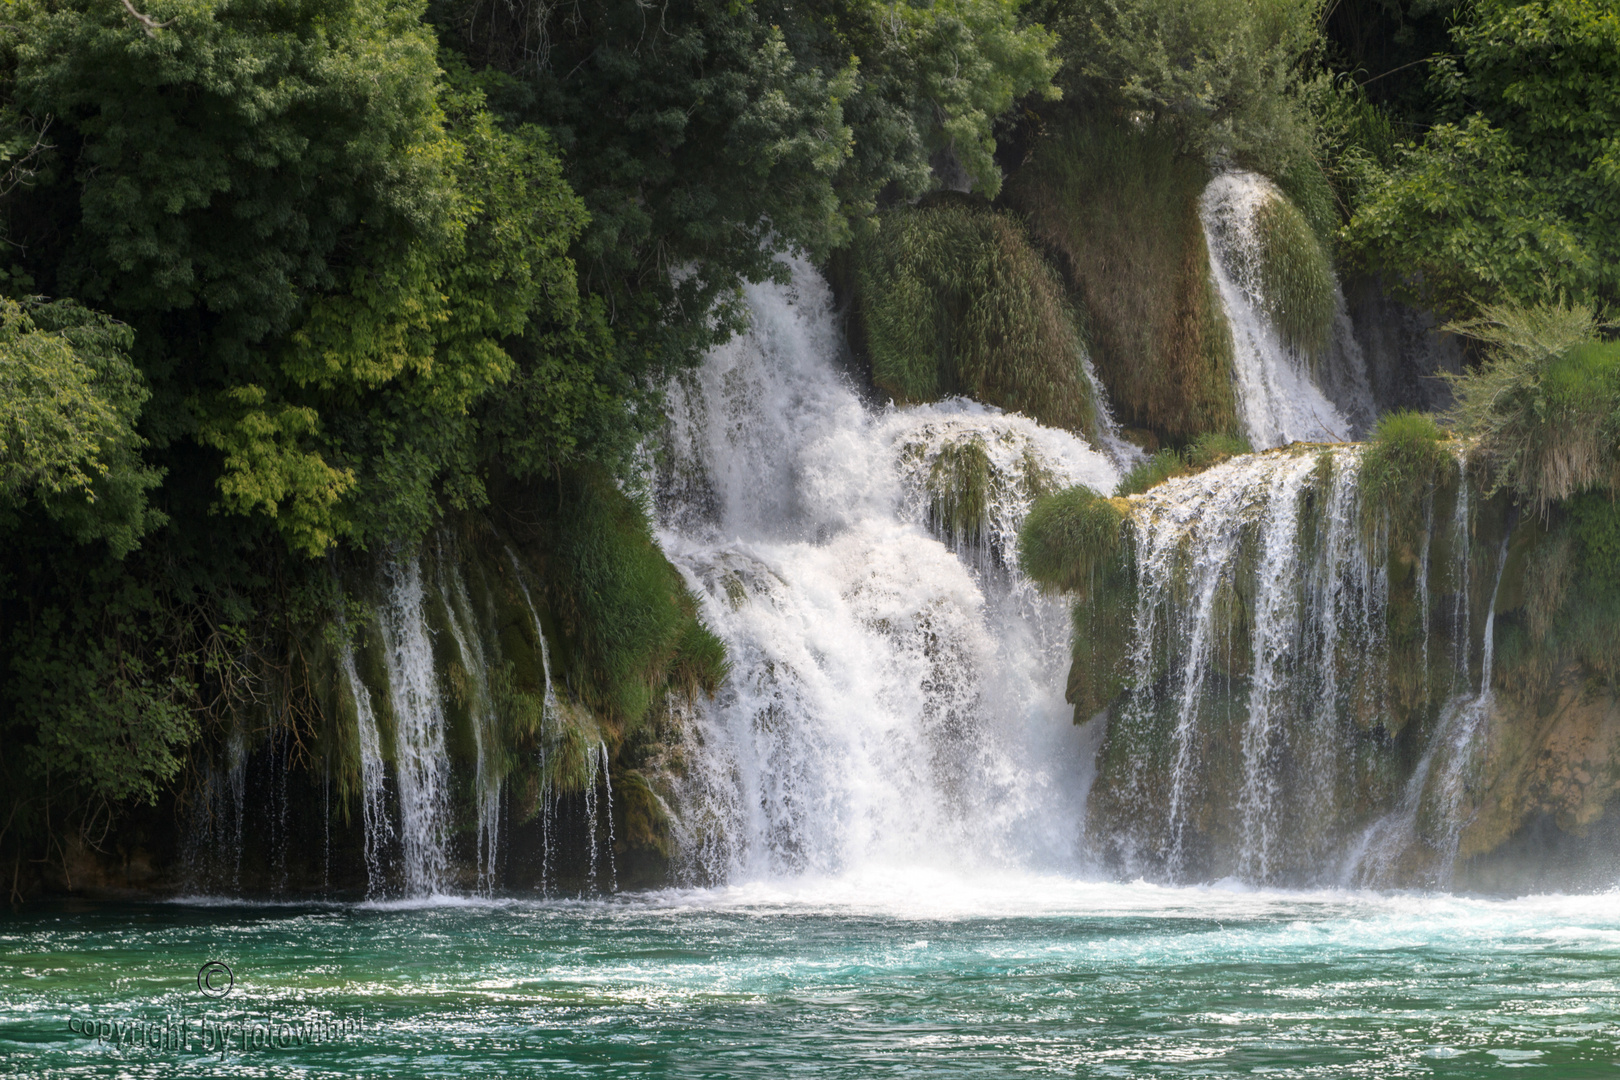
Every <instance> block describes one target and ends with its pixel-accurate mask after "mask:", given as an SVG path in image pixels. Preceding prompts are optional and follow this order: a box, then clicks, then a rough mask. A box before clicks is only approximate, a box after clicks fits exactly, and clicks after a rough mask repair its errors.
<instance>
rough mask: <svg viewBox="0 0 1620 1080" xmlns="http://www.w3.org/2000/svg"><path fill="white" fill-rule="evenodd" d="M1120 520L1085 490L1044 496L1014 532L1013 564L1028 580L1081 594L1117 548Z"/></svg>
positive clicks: (1112, 509) (1120, 516)
mask: <svg viewBox="0 0 1620 1080" xmlns="http://www.w3.org/2000/svg"><path fill="white" fill-rule="evenodd" d="M1124 523H1125V515H1124V514H1122V513H1121V512H1120V510H1119V508H1118V507H1117V506H1115V505H1114V503H1113V502H1111V501H1110V500H1108V499H1106V498H1104V497H1103V496H1101V495H1098V494H1097V493H1096V492H1094V491H1092V490H1090V489H1089V488H1085V487H1079V486H1076V487H1072V488H1068V489H1067V490H1064V491H1060V492H1058V493H1057V494H1055V495H1048V496H1046V497H1045V498H1043V499H1038V500H1036V502H1035V505H1034V506H1032V507H1031V508H1030V511H1029V516H1028V517H1026V518H1025V519H1024V524H1023V526H1022V527H1021V528H1020V529H1019V530H1018V564H1019V566H1021V567H1022V568H1023V571H1024V573H1025V574H1026V575H1027V576H1028V577H1029V578H1030V579H1031V580H1032V581H1036V582H1038V583H1040V584H1041V585H1043V586H1045V587H1046V588H1048V589H1053V590H1058V591H1064V592H1072V593H1076V594H1079V595H1080V596H1082V597H1084V596H1085V595H1086V593H1087V592H1088V589H1089V585H1090V583H1091V581H1092V580H1093V578H1094V577H1095V575H1096V572H1097V570H1098V569H1099V567H1100V566H1101V565H1102V564H1103V563H1105V562H1108V561H1110V560H1112V559H1113V558H1114V556H1115V555H1116V554H1117V553H1118V552H1119V548H1120V535H1121V530H1122V528H1123V526H1124Z"/></svg>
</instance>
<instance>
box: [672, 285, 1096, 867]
mask: <svg viewBox="0 0 1620 1080" xmlns="http://www.w3.org/2000/svg"><path fill="white" fill-rule="evenodd" d="M791 269H792V278H793V280H792V284H791V285H787V286H783V285H775V284H764V285H757V286H752V287H750V288H749V289H748V290H747V301H748V305H749V308H750V312H751V315H752V329H751V331H750V333H748V334H747V335H745V336H743V337H741V338H738V339H737V340H734V341H733V342H731V343H729V344H727V345H726V346H723V347H722V348H719V349H717V350H715V352H714V353H712V354H711V355H710V357H709V358H708V360H707V362H706V363H705V365H704V366H703V368H702V369H701V370H700V371H698V372H696V373H694V374H693V375H691V376H689V377H686V378H685V379H683V380H682V381H681V382H679V383H678V384H677V385H676V386H675V387H673V388H672V391H671V394H670V416H671V422H670V427H669V431H668V437H667V439H666V442H665V447H664V451H665V458H666V462H665V464H664V466H663V468H662V471H661V473H660V475H659V477H658V492H659V505H658V510H659V519H660V524H661V530H660V541H661V543H662V544H663V546H664V548H665V551H666V552H667V553H668V554H669V556H670V558H671V559H672V561H674V562H675V563H676V565H678V566H679V567H681V568H682V569H683V570H684V572H685V573H686V574H687V575H688V577H689V580H690V581H691V583H692V584H693V586H694V588H695V591H696V592H697V593H698V595H699V596H700V597H702V599H703V602H704V615H705V618H706V619H707V621H708V622H709V624H710V625H711V626H712V627H713V628H714V629H715V630H716V632H717V633H719V634H720V636H721V637H722V638H723V639H724V640H725V643H726V645H727V650H728V655H729V658H730V662H731V665H732V674H731V677H730V679H729V680H728V681H727V684H726V685H725V686H724V687H723V688H722V690H721V692H720V695H719V697H718V699H717V700H716V701H715V702H713V703H711V704H708V705H706V706H703V707H700V708H699V709H697V710H696V711H695V715H694V717H693V719H692V727H693V730H692V732H691V733H690V751H689V754H688V768H687V777H686V780H685V782H684V784H683V786H682V788H681V790H680V791H679V792H678V800H677V802H678V810H679V812H680V813H679V818H680V820H679V821H678V823H677V829H678V833H679V836H680V839H681V847H682V850H683V851H684V852H685V854H686V856H687V858H688V860H689V862H690V864H691V865H690V870H691V873H692V875H693V876H694V877H695V878H698V879H703V880H724V879H736V878H738V877H745V876H749V875H760V874H765V875H772V874H782V873H789V874H797V873H834V872H841V871H846V870H851V869H857V868H860V867H864V866H875V865H876V866H881V865H894V864H896V863H909V864H918V863H931V864H963V863H979V864H986V863H989V864H1007V863H1009V862H1023V863H1028V862H1031V861H1044V862H1048V863H1054V864H1058V863H1064V862H1066V861H1068V860H1070V859H1071V858H1072V857H1073V855H1074V841H1075V836H1076V834H1077V832H1078V828H1079V823H1080V819H1081V816H1082V813H1083V803H1084V798H1085V791H1084V789H1083V783H1082V782H1081V781H1082V780H1083V777H1084V775H1085V770H1086V768H1087V762H1086V761H1085V750H1086V747H1085V745H1084V743H1083V740H1082V739H1081V737H1080V733H1079V732H1077V731H1076V730H1075V729H1074V728H1073V726H1072V725H1071V723H1070V715H1069V712H1070V711H1069V709H1068V708H1067V707H1066V706H1065V705H1064V703H1063V701H1062V699H1061V687H1062V685H1063V681H1062V672H1063V665H1064V663H1065V661H1066V659H1067V648H1066V645H1067V638H1068V628H1067V619H1066V615H1065V611H1064V605H1062V604H1061V603H1059V602H1056V601H1052V600H1049V599H1046V598H1043V597H1041V596H1039V595H1038V594H1036V593H1035V592H1034V591H1033V590H1032V589H1031V588H1030V587H1029V586H1028V585H1027V584H1026V583H1025V582H1024V581H1023V580H1022V578H1021V577H1020V576H1019V574H1018V572H1017V567H1016V556H1015V552H1014V550H1013V544H1012V538H1013V535H1014V534H1015V532H1016V529H1017V526H1018V523H1019V521H1020V520H1021V519H1022V516H1023V514H1024V513H1025V511H1026V510H1027V508H1028V506H1029V504H1030V503H1031V501H1032V500H1033V498H1034V497H1035V496H1036V495H1037V494H1038V493H1039V492H1041V491H1044V490H1050V489H1055V488H1057V487H1064V486H1068V485H1072V484H1076V483H1084V484H1086V485H1088V486H1090V487H1092V488H1093V489H1095V490H1098V491H1103V492H1107V491H1110V490H1112V488H1113V486H1114V485H1115V483H1116V482H1117V478H1118V474H1117V472H1116V470H1115V467H1114V465H1113V464H1112V463H1111V462H1110V461H1109V460H1108V459H1107V458H1106V457H1104V456H1103V455H1101V454H1099V453H1098V452H1097V451H1095V450H1093V449H1092V448H1091V447H1090V446H1088V445H1086V444H1085V443H1084V442H1083V441H1082V440H1081V439H1079V438H1077V437H1075V436H1072V435H1069V434H1067V433H1065V432H1061V431H1055V430H1051V429H1047V428H1043V427H1041V426H1040V425H1038V424H1035V423H1033V422H1031V421H1029V420H1027V419H1025V418H1023V417H1020V416H1015V415H1004V414H1002V413H1000V412H999V411H997V410H995V409H991V408H986V407H984V406H980V405H976V404H973V403H970V402H965V401H948V402H945V403H942V404H940V405H934V406H923V407H917V408H906V409H898V408H893V407H891V408H887V409H874V408H872V407H869V406H868V405H866V404H863V402H862V400H861V397H860V396H859V394H858V393H857V392H856V390H855V388H854V385H853V381H852V380H850V379H849V378H847V377H846V376H845V374H844V373H843V372H842V371H841V370H840V369H839V367H838V364H837V358H838V357H839V356H840V353H841V339H840V328H839V326H838V323H837V321H836V319H835V317H834V313H833V310H832V305H831V300H830V296H829V294H828V290H827V288H826V285H825V283H824V282H823V281H822V280H821V279H820V278H819V276H818V275H817V274H816V273H815V272H814V271H813V270H812V269H811V268H809V267H808V266H806V265H804V264H802V263H793V264H791ZM931 521H932V524H933V530H932V531H931V530H930V522H931ZM953 548H955V550H954V551H953ZM957 552H960V553H961V555H960V557H959V556H958V554H957Z"/></svg>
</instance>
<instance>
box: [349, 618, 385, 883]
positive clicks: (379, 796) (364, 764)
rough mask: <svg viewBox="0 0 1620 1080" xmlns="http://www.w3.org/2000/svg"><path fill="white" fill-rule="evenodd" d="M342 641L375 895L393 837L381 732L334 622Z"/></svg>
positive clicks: (368, 871)
mask: <svg viewBox="0 0 1620 1080" xmlns="http://www.w3.org/2000/svg"><path fill="white" fill-rule="evenodd" d="M338 630H339V633H340V634H342V644H341V647H340V650H339V653H338V664H339V666H340V668H341V669H342V671H343V681H344V683H345V685H346V686H347V687H348V691H349V700H350V701H351V702H352V703H353V705H354V715H355V733H356V735H357V738H356V743H357V744H358V746H359V749H360V813H361V824H362V825H363V827H364V829H365V858H366V880H367V887H366V895H367V896H369V897H372V898H376V897H378V896H380V895H381V894H382V890H383V885H384V882H385V878H384V872H385V867H384V865H383V858H384V854H385V852H386V849H387V847H388V845H389V844H391V843H392V842H393V840H394V827H393V823H392V822H391V821H390V820H389V818H388V805H387V798H386V793H385V791H384V789H383V785H384V783H385V782H386V779H387V771H386V768H385V766H384V763H383V752H382V735H381V733H380V732H379V731H378V729H377V714H376V712H375V711H373V709H372V706H371V691H369V690H367V689H366V685H365V683H363V682H361V681H360V673H359V671H358V670H356V668H355V663H354V645H353V643H352V642H351V641H350V640H349V634H348V625H347V624H346V623H345V622H343V621H342V620H341V619H340V620H339V623H338Z"/></svg>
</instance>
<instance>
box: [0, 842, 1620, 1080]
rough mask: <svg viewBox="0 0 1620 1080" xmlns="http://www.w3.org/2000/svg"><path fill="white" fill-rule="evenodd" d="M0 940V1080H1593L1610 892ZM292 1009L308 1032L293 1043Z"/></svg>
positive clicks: (1608, 977)
mask: <svg viewBox="0 0 1620 1080" xmlns="http://www.w3.org/2000/svg"><path fill="white" fill-rule="evenodd" d="M0 942H3V947H0V958H3V960H0V1055H3V1056H0V1075H4V1076H8V1077H10V1076H60V1077H68V1076H95V1077H101V1076H106V1077H113V1076H117V1077H171V1076H188V1077H189V1076H232V1077H240V1076H265V1077H282V1076H287V1077H293V1076H298V1077H326V1076H367V1077H369V1076H376V1077H383V1076H400V1077H448V1076H491V1077H493V1076H579V1077H620V1076H624V1077H631V1076H649V1077H662V1076H673V1077H758V1078H771V1080H776V1078H783V1077H796V1076H813V1077H873V1076H891V1075H928V1076H942V1075H951V1076H959V1075H975V1076H977V1075H993V1076H1014V1075H1017V1076H1080V1077H1090V1076H1098V1077H1108V1076H1197V1077H1203V1076H1248V1075H1265V1076H1270V1077H1357V1076H1367V1077H1403V1076H1497V1075H1513V1074H1511V1073H1506V1074H1505V1073H1504V1070H1509V1069H1519V1068H1532V1069H1539V1070H1540V1073H1539V1075H1543V1076H1548V1077H1558V1078H1565V1077H1584V1076H1613V1075H1616V1073H1617V1071H1620V1066H1617V1065H1616V1064H1615V1063H1616V1061H1617V1060H1620V902H1617V897H1616V896H1615V895H1612V894H1611V895H1601V896H1588V897H1539V898H1528V899H1521V900H1485V899H1467V898H1456V897H1450V896H1419V895H1406V894H1400V895H1387V896H1386V895H1375V894H1354V893H1295V894H1290V893H1263V892H1243V891H1227V890H1222V889H1219V888H1210V889H1165V888H1159V887H1155V886H1150V885H1145V884H1133V885H1120V884H1098V883H1088V882H1081V881H1072V880H1067V879H1061V878H1043V877H1012V878H1006V879H995V880H982V881H968V882H964V881H962V880H960V879H957V878H952V877H944V876H939V877H935V876H931V875H929V874H926V873H914V872H908V873H907V874H906V875H905V876H904V877H898V876H897V877H896V878H894V879H892V880H884V879H880V878H851V879H843V880H837V881H831V882H821V883H800V884H789V885H783V884H775V885H754V886H737V887H732V888H727V889H719V890H709V891H683V892H665V893H656V894H650V895H642V896H633V897H621V898H617V899H613V900H610V901H603V902H580V901H573V902H569V901H559V902H551V903H537V902H532V901H522V900H508V901H494V902H488V903H483V902H471V901H462V900H444V901H441V902H435V903H424V904H418V905H395V906H380V907H368V906H354V905H344V906H337V905H333V906H260V905H250V904H210V903H207V902H198V903H190V904H188V903H173V904H152V905H140V906H131V905H116V906H115V905H88V904H77V905H73V906H57V907H51V908H44V909H25V910H24V911H22V912H21V913H12V914H10V915H8V916H7V918H6V920H5V921H4V922H3V923H0ZM209 960H220V961H223V962H225V963H227V964H229V965H230V966H231V968H232V969H233V972H234V978H235V983H234V987H233V989H232V990H231V992H230V993H229V994H228V995H227V996H225V997H223V998H219V999H210V998H207V997H205V996H203V995H202V994H201V993H199V991H198V987H197V983H196V980H197V971H198V968H199V967H200V966H201V965H202V964H204V963H205V962H207V961H209ZM165 1016H167V1017H168V1018H169V1020H170V1027H169V1033H170V1034H169V1037H168V1041H169V1044H170V1045H168V1046H167V1047H164V1046H162V1045H137V1044H136V1040H138V1039H141V1038H150V1040H151V1041H152V1042H155V1043H161V1042H162V1041H163V1034H162V1032H161V1031H160V1030H159V1029H157V1028H151V1027H140V1028H136V1027H133V1026H132V1025H131V1024H129V1023H127V1022H128V1021H136V1022H141V1023H148V1024H149V1023H150V1022H152V1021H158V1022H159V1023H160V1024H161V1021H162V1020H163V1018H164V1017H165ZM183 1018H187V1019H189V1020H190V1021H191V1024H190V1028H189V1035H188V1039H189V1040H190V1041H189V1042H187V1043H185V1044H184V1045H181V1046H178V1047H176V1046H175V1045H174V1043H175V1042H176V1041H179V1037H178V1036H177V1035H175V1034H174V1032H175V1031H176V1027H175V1024H176V1022H177V1021H179V1020H180V1019H183ZM204 1019H208V1020H209V1021H210V1022H211V1024H214V1025H220V1024H223V1025H225V1030H226V1034H227V1039H228V1042H229V1046H228V1047H227V1048H226V1049H225V1051H224V1052H223V1053H221V1052H219V1050H218V1049H217V1040H216V1044H215V1048H214V1049H212V1050H209V1051H207V1052H205V1051H204V1049H203V1048H202V1041H203V1040H202V1037H201V1034H200V1032H201V1030H202V1028H201V1026H200V1023H201V1021H202V1020H204ZM345 1021H347V1023H345ZM116 1022H126V1023H124V1024H123V1026H122V1027H121V1028H118V1029H117V1031H118V1032H119V1033H118V1034H113V1035H107V1034H106V1033H107V1032H108V1031H112V1030H114V1028H115V1023H116ZM255 1024H264V1025H267V1026H265V1027H263V1028H262V1029H260V1030H258V1031H255V1030H254V1025H255ZM298 1024H314V1025H317V1026H314V1027H305V1028H304V1029H303V1031H304V1032H305V1035H306V1038H305V1039H304V1043H305V1044H304V1045H302V1046H299V1045H295V1043H296V1042H297V1041H298V1040H297V1039H296V1038H295V1037H294V1035H293V1032H294V1028H293V1026H292V1025H298ZM233 1025H234V1026H233ZM70 1026H71V1027H72V1028H73V1030H70ZM86 1030H88V1031H89V1032H90V1034H88V1035H85V1034H80V1032H81V1031H86ZM210 1030H211V1031H217V1030H219V1029H218V1028H217V1027H211V1028H210ZM98 1032H101V1033H102V1037H98V1036H97V1033H98ZM244 1033H245V1034H244ZM316 1035H321V1036H324V1037H321V1038H316V1037H315V1036H316ZM244 1041H246V1042H247V1044H248V1045H247V1046H246V1048H245V1049H244V1048H243V1045H242V1043H243V1042H244ZM265 1043H269V1044H271V1045H268V1046H266V1045H264V1044H265ZM277 1043H286V1044H287V1045H285V1046H281V1045H276V1044H277Z"/></svg>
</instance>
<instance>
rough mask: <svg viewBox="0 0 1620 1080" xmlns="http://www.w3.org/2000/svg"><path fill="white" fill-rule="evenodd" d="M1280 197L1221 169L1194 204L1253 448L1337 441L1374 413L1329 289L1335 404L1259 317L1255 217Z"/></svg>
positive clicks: (1263, 182)
mask: <svg viewBox="0 0 1620 1080" xmlns="http://www.w3.org/2000/svg"><path fill="white" fill-rule="evenodd" d="M1284 197H1285V196H1283V194H1282V192H1281V191H1279V190H1278V189H1277V186H1276V185H1275V184H1273V183H1272V182H1271V181H1270V180H1267V179H1266V178H1265V177H1263V176H1260V175H1258V174H1256V173H1250V172H1227V173H1222V174H1221V175H1220V176H1217V177H1215V179H1213V180H1211V181H1210V182H1209V186H1208V187H1206V188H1205V189H1204V194H1203V196H1202V197H1201V198H1200V199H1199V203H1198V209H1199V216H1200V219H1201V220H1202V222H1203V226H1204V239H1205V242H1206V243H1207V244H1208V245H1209V254H1210V260H1209V261H1210V270H1211V273H1213V275H1214V277H1215V286H1216V290H1217V291H1218V292H1219V293H1220V297H1221V306H1222V309H1223V310H1224V311H1225V313H1226V320H1227V324H1228V325H1229V326H1230V327H1231V330H1232V352H1233V357H1232V359H1233V369H1234V370H1233V376H1234V381H1235V384H1236V389H1237V396H1238V406H1239V409H1240V411H1241V413H1242V418H1243V425H1244V429H1245V434H1247V436H1248V439H1249V443H1250V445H1251V446H1253V447H1254V448H1255V449H1256V450H1264V449H1268V448H1271V447H1276V446H1284V445H1286V444H1288V443H1291V442H1343V441H1346V440H1349V439H1351V438H1354V437H1355V433H1356V430H1357V429H1358V428H1361V429H1364V428H1365V427H1366V426H1367V425H1368V424H1370V423H1371V420H1372V418H1373V414H1374V412H1375V410H1374V408H1373V405H1372V394H1371V391H1370V390H1369V389H1368V387H1367V374H1366V364H1365V361H1364V360H1363V359H1362V356H1361V349H1360V346H1359V345H1357V344H1356V341H1355V336H1354V334H1353V333H1352V332H1351V327H1350V319H1349V316H1348V314H1346V311H1345V304H1344V298H1343V297H1342V296H1340V295H1338V289H1337V286H1335V289H1334V294H1335V295H1334V299H1335V303H1336V305H1337V311H1336V315H1335V319H1334V328H1333V340H1332V345H1331V348H1330V355H1329V357H1328V363H1329V364H1330V365H1331V366H1332V373H1333V374H1334V375H1335V376H1336V377H1337V379H1336V381H1337V382H1339V383H1342V384H1343V385H1342V388H1341V392H1340V394H1339V395H1338V396H1339V397H1340V398H1341V399H1343V400H1342V401H1341V402H1340V404H1335V403H1334V402H1333V401H1332V400H1330V398H1329V397H1328V395H1327V394H1325V393H1323V390H1322V388H1321V387H1319V386H1318V384H1317V379H1316V378H1315V377H1313V375H1312V373H1311V371H1310V370H1309V368H1308V365H1307V363H1306V361H1305V358H1304V357H1302V356H1301V355H1299V353H1298V351H1297V350H1295V349H1293V348H1291V347H1290V346H1288V345H1287V344H1286V343H1284V341H1283V339H1282V336H1281V335H1280V334H1279V333H1278V331H1277V329H1276V327H1274V326H1273V325H1272V324H1271V321H1270V319H1269V318H1268V317H1267V316H1266V314H1265V297H1264V296H1263V294H1262V287H1261V283H1260V277H1259V271H1258V268H1259V266H1260V264H1261V259H1260V250H1261V240H1262V238H1261V236H1260V229H1259V224H1258V217H1259V213H1260V211H1261V209H1262V208H1263V207H1264V206H1265V205H1266V203H1267V202H1268V201H1269V200H1272V199H1282V198H1284Z"/></svg>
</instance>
